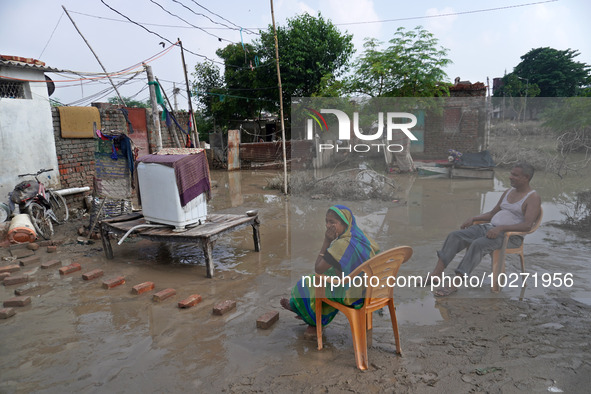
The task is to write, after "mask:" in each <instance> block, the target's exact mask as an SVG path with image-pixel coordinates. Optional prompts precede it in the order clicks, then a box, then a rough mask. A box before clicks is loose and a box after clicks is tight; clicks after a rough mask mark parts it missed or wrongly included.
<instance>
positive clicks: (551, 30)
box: [0, 0, 591, 108]
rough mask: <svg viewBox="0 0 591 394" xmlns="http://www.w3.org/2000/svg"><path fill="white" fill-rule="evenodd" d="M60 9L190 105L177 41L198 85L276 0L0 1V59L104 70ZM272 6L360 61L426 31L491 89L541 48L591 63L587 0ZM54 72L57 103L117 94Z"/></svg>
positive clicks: (345, 0) (140, 92)
mask: <svg viewBox="0 0 591 394" xmlns="http://www.w3.org/2000/svg"><path fill="white" fill-rule="evenodd" d="M107 5H108V6H109V7H110V8H109V7H108V6H107ZM62 6H64V7H65V8H66V9H67V10H68V12H69V14H70V16H71V17H72V19H73V20H74V22H75V23H76V25H77V26H78V28H79V29H80V31H81V32H82V34H83V35H84V38H85V39H86V41H87V42H88V43H89V44H90V46H91V47H92V49H93V50H94V52H95V53H96V55H97V56H98V58H99V59H100V61H101V63H102V64H103V66H104V67H105V69H106V70H107V71H108V72H109V73H115V72H120V71H129V72H131V71H141V70H142V67H141V63H142V62H144V61H148V62H149V64H150V66H151V67H152V71H153V73H154V75H155V76H156V77H157V78H158V80H159V81H160V83H161V84H162V86H163V87H164V89H165V91H166V92H167V94H168V95H169V98H170V100H171V101H173V95H172V91H173V87H174V86H176V87H178V88H180V90H181V92H180V94H179V95H178V96H177V102H178V107H179V108H187V94H186V85H185V77H184V73H183V66H182V61H181V53H180V49H179V48H178V46H176V47H171V43H174V42H176V41H177V38H180V39H181V41H182V42H183V47H184V48H185V49H186V51H185V61H186V64H187V68H188V72H189V80H193V76H191V75H190V73H191V72H192V71H193V69H194V66H195V64H196V63H198V62H203V61H204V60H206V59H210V60H213V61H216V62H220V61H221V60H220V59H219V58H218V57H217V56H216V54H215V51H216V50H217V49H219V48H223V47H225V46H226V45H228V44H230V43H241V42H243V43H250V42H252V41H253V40H255V39H256V38H257V37H258V35H257V32H258V31H259V30H266V29H267V27H268V26H269V25H270V24H271V23H272V19H271V6H270V1H269V0H251V1H248V2H247V1H237V0H225V1H224V0H223V1H211V0H19V1H14V0H0V54H3V55H13V56H22V57H32V58H35V59H39V60H41V61H43V62H45V63H46V65H47V66H48V67H53V68H57V69H60V70H69V71H76V72H78V73H102V68H101V66H100V64H99V62H98V61H97V59H96V58H95V56H94V55H93V53H92V52H91V50H90V49H89V47H88V46H87V44H86V43H85V42H84V40H83V38H82V37H81V36H80V35H79V34H78V33H77V31H76V29H75V28H74V25H73V24H72V22H71V21H70V19H69V18H68V16H67V15H66V14H65V12H64V9H63V8H62ZM273 6H274V7H273V8H274V15H275V22H276V24H277V25H280V26H285V25H286V20H287V19H288V18H293V17H294V16H296V15H299V14H303V13H306V12H307V13H309V14H311V15H317V13H318V12H320V13H321V14H322V16H323V17H324V18H326V19H330V20H331V21H332V23H334V24H335V25H336V26H337V28H338V29H339V30H340V31H341V32H345V31H346V32H347V33H349V34H353V43H354V44H355V48H356V52H355V54H354V57H357V56H359V55H360V54H361V53H362V51H363V42H364V38H366V37H373V38H377V39H378V40H379V41H382V42H384V43H387V41H388V40H390V39H392V38H393V37H394V32H395V31H396V29H398V28H399V27H404V28H405V29H413V28H415V27H416V26H423V27H424V28H425V29H427V30H428V31H430V32H431V33H433V34H434V36H435V37H436V38H437V39H438V40H439V45H440V46H442V47H445V48H447V49H448V50H449V52H448V55H447V57H448V58H449V59H451V60H452V62H453V64H451V65H449V66H448V67H446V68H445V69H444V71H445V72H446V73H447V75H448V82H453V81H454V79H455V78H456V77H460V79H461V80H469V81H471V82H483V83H485V84H486V83H487V79H489V81H490V86H491V87H492V79H493V78H495V77H502V76H503V74H504V73H505V72H507V73H509V72H511V71H512V70H513V68H514V67H515V66H516V65H517V64H519V62H520V61H521V59H520V57H521V56H523V55H524V54H526V53H527V52H528V51H530V50H531V49H533V48H538V47H551V48H555V49H558V50H564V49H568V48H571V49H573V50H577V51H579V52H580V55H579V56H578V57H577V58H575V60H576V61H579V62H583V63H587V64H591V40H589V37H591V24H590V23H589V21H588V17H589V15H591V2H589V1H588V0H555V1H554V0H551V1H544V0H541V1H537V0H479V1H469V0H438V1H435V0H417V1H398V0H374V1H371V0H306V1H293V0H291V1H290V0H274V3H273ZM171 14H174V15H171ZM126 17H127V18H129V19H131V20H132V21H134V22H136V23H131V22H129V21H128V19H126ZM142 26H143V27H142ZM148 30H149V31H148ZM150 31H151V32H150ZM161 43H163V44H164V47H163V44H161ZM218 65H219V66H222V65H221V64H220V63H218ZM48 75H49V76H50V77H51V78H52V79H53V80H55V81H56V91H55V93H54V94H53V95H52V99H56V100H58V101H59V102H61V103H63V104H67V105H82V106H86V105H90V103H91V102H93V101H102V102H105V101H107V98H109V97H113V96H115V93H114V92H113V91H112V90H111V91H110V92H109V91H108V90H109V87H110V86H111V85H110V83H109V81H108V80H107V79H101V80H85V81H78V80H75V81H71V80H70V79H80V78H79V77H78V76H76V75H73V74H59V75H56V74H48ZM132 76H133V74H130V73H127V72H125V73H122V74H120V75H116V76H113V78H112V79H113V82H114V83H119V82H122V81H124V80H125V79H128V78H130V77H132ZM0 77H1V75H0ZM119 90H120V93H121V95H122V96H124V97H134V99H137V100H141V101H144V100H146V99H148V97H149V93H148V89H147V78H146V74H145V73H141V74H139V75H137V76H136V77H135V78H133V79H131V80H130V81H128V82H126V83H125V84H124V85H122V86H121V87H120V88H119ZM101 92H102V93H101Z"/></svg>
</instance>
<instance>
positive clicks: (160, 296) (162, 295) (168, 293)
mask: <svg viewBox="0 0 591 394" xmlns="http://www.w3.org/2000/svg"><path fill="white" fill-rule="evenodd" d="M173 295H176V290H175V289H164V290H162V291H159V292H158V293H156V294H154V296H153V297H152V299H153V300H154V301H158V302H160V301H164V300H165V299H167V298H169V297H172V296H173Z"/></svg>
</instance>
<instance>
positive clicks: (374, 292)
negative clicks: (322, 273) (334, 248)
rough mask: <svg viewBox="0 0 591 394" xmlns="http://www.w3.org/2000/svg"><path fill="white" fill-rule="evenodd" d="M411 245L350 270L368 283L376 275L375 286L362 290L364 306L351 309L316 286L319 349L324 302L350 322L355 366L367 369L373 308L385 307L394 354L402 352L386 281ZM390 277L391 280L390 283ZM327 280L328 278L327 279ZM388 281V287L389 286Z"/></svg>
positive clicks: (408, 251)
mask: <svg viewBox="0 0 591 394" xmlns="http://www.w3.org/2000/svg"><path fill="white" fill-rule="evenodd" d="M412 252H413V251H412V248H411V247H410V246H399V247H397V248H393V249H390V250H387V251H385V252H382V253H380V254H378V255H376V256H374V257H372V258H371V259H369V260H367V261H366V262H365V263H363V264H362V265H360V266H359V267H357V269H356V270H354V271H353V272H351V274H350V275H349V277H350V278H351V279H352V278H355V277H356V276H358V275H359V274H362V273H365V274H366V275H367V276H368V278H367V283H368V285H369V284H370V279H369V278H371V277H376V278H378V279H379V280H378V283H375V279H373V282H374V283H373V284H376V286H373V287H367V288H366V289H365V301H364V303H363V307H361V308H360V309H354V308H352V307H348V306H346V305H343V304H341V303H339V302H335V301H332V300H329V299H327V298H325V294H326V293H325V290H324V288H321V287H317V288H316V293H315V295H316V334H317V336H318V350H321V349H322V304H323V303H326V304H328V305H331V306H333V307H335V308H336V309H338V310H340V311H341V312H343V313H344V314H345V316H347V319H348V320H349V324H350V325H351V334H352V335H353V348H354V350H355V361H356V363H357V368H359V369H360V370H362V371H364V370H366V369H367V368H368V360H367V330H371V329H372V314H373V312H374V311H377V310H379V309H382V308H383V307H385V306H388V310H389V311H390V319H391V320H392V329H393V330H394V338H395V340H396V353H398V354H400V355H401V354H402V350H401V348H400V336H399V334H398V322H397V320H396V308H395V307H394V298H393V294H394V287H393V286H392V285H391V283H388V282H387V280H388V278H389V277H391V278H395V277H396V275H397V274H398V269H399V268H400V265H401V264H402V263H404V262H406V261H407V260H408V259H410V257H411V256H412ZM392 280H393V279H390V282H391V281H392ZM328 283H330V281H328ZM389 284H390V286H389Z"/></svg>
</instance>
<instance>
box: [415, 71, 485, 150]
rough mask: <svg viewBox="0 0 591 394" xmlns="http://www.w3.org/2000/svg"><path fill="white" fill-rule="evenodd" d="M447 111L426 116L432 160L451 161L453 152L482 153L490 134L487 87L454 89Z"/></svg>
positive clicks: (478, 83) (473, 85)
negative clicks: (486, 136) (487, 124)
mask: <svg viewBox="0 0 591 394" xmlns="http://www.w3.org/2000/svg"><path fill="white" fill-rule="evenodd" d="M450 94H451V97H449V98H446V99H445V101H444V102H445V107H444V108H442V109H440V110H439V111H428V112H427V113H426V115H425V151H424V155H425V156H428V157H435V158H444V157H447V154H448V150H449V149H455V150H457V151H460V152H478V151H480V150H482V149H484V141H485V134H486V117H487V115H486V98H485V94H486V87H485V86H484V84H482V83H481V82H476V83H474V84H458V85H454V86H452V87H450Z"/></svg>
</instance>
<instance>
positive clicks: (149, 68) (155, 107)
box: [144, 63, 162, 152]
mask: <svg viewBox="0 0 591 394" xmlns="http://www.w3.org/2000/svg"><path fill="white" fill-rule="evenodd" d="M144 67H145V68H146V73H147V74H148V87H149V89H150V104H152V115H151V118H152V125H153V126H154V130H155V131H156V152H158V151H160V150H162V134H161V133H160V119H159V116H158V101H156V86H154V84H153V83H150V82H154V75H153V74H152V66H148V65H147V64H145V63H144Z"/></svg>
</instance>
